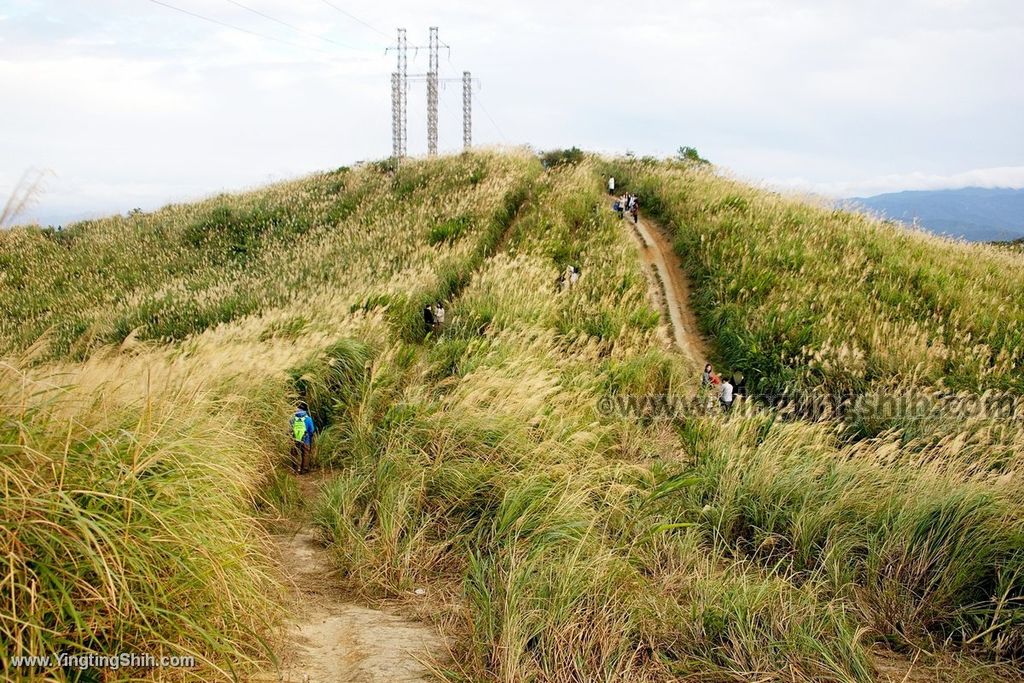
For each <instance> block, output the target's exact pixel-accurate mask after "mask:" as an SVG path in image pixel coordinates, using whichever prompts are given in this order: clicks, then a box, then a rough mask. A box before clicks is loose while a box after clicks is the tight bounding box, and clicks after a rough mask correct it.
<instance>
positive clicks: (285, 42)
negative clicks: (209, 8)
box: [149, 0, 329, 54]
mask: <svg viewBox="0 0 1024 683" xmlns="http://www.w3.org/2000/svg"><path fill="white" fill-rule="evenodd" d="M149 1H150V2H152V3H154V4H156V5H160V6H161V7H166V8H167V9H172V10H174V11H176V12H181V13H182V14H187V15H189V16H190V17H195V18H196V19H202V20H203V21H208V22H210V23H211V24H217V25H218V26H223V27H225V28H230V29H232V30H234V31H240V32H241V33H247V34H249V35H250V36H256V37H257V38H263V39H264V40H272V41H274V42H275V43H281V44H282V45H291V46H292V47H298V48H302V49H304V50H313V51H314V52H322V53H324V54H329V53H328V52H327V51H326V50H321V49H320V48H316V47H310V46H309V45H302V44H300V43H293V42H292V41H290V40H284V39H283V38H276V37H274V36H268V35H266V34H263V33H257V32H256V31H250V30H249V29H247V28H242V27H240V26H235V25H234V24H229V23H227V22H226V21H221V20H220V19H212V18H210V17H207V16H203V15H202V14H196V13H195V12H192V11H190V10H187V9H182V8H181V7H176V6H174V5H171V4H169V3H166V2H163V0H149Z"/></svg>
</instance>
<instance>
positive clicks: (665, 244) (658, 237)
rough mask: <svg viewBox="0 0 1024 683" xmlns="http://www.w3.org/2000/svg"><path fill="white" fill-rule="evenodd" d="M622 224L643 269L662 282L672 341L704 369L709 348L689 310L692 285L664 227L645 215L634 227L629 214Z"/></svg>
mask: <svg viewBox="0 0 1024 683" xmlns="http://www.w3.org/2000/svg"><path fill="white" fill-rule="evenodd" d="M623 221H624V222H625V223H627V224H628V225H629V228H628V229H629V231H630V232H631V233H632V235H633V238H634V239H635V240H636V241H637V244H639V246H640V258H641V259H642V260H643V262H644V265H645V266H646V267H647V269H648V270H649V271H651V270H653V273H656V274H657V278H656V280H660V282H661V284H660V285H659V289H661V297H660V298H662V301H661V304H662V307H663V313H664V312H667V313H668V316H669V321H670V322H671V328H672V340H673V341H674V342H675V345H676V347H677V348H678V349H679V351H681V352H682V353H683V355H684V356H686V357H687V358H689V359H690V362H691V363H692V364H693V366H694V367H695V368H701V369H702V368H703V367H704V364H705V363H707V346H706V345H705V343H704V340H703V339H702V338H701V336H700V334H699V333H698V332H697V316H695V315H694V313H693V309H692V308H690V282H689V279H688V278H687V276H686V271H685V270H683V264H682V261H681V260H680V258H679V255H678V254H676V252H675V249H673V248H672V242H671V241H670V240H669V238H668V236H667V235H666V234H665V232H664V231H663V230H662V228H661V226H659V225H657V224H655V223H654V221H652V220H650V219H648V218H644V216H643V213H642V212H641V214H640V217H639V221H638V222H637V223H636V224H635V225H634V223H633V219H632V218H631V217H630V216H629V215H628V214H627V215H626V217H625V218H624V219H623ZM665 309H667V310H665Z"/></svg>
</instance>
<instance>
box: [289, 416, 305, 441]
mask: <svg viewBox="0 0 1024 683" xmlns="http://www.w3.org/2000/svg"><path fill="white" fill-rule="evenodd" d="M292 436H294V437H295V440H296V441H305V440H306V417H305V416H303V417H299V416H298V415H293V416H292Z"/></svg>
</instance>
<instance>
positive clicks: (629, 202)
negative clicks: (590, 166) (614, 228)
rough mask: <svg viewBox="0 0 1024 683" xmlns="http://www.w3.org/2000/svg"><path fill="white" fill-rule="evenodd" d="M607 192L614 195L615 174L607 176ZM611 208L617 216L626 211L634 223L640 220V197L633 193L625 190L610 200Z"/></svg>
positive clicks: (622, 215) (623, 214)
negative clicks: (613, 199) (612, 200)
mask: <svg viewBox="0 0 1024 683" xmlns="http://www.w3.org/2000/svg"><path fill="white" fill-rule="evenodd" d="M608 194H610V195H612V196H613V197H614V196H615V176H609V177H608ZM612 210H613V211H614V212H615V213H617V214H619V218H622V217H624V216H625V214H626V213H627V212H628V213H629V215H630V216H631V217H632V218H633V224H634V225H635V224H636V223H637V222H638V221H639V220H640V199H639V198H638V197H637V196H636V195H635V194H632V193H630V192H627V193H625V194H623V195H622V196H621V197H618V198H617V199H616V200H615V201H614V202H612Z"/></svg>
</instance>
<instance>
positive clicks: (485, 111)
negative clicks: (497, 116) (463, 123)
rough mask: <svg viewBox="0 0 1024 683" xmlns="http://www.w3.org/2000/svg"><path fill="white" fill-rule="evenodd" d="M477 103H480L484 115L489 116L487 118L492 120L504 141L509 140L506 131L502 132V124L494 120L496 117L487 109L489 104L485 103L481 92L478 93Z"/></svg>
mask: <svg viewBox="0 0 1024 683" xmlns="http://www.w3.org/2000/svg"><path fill="white" fill-rule="evenodd" d="M476 103H477V104H479V105H480V108H481V109H482V110H483V112H484V115H485V116H486V117H487V120H488V121H490V122H491V125H492V126H494V130H496V131H498V135H500V136H501V139H502V140H503V141H504V142H508V138H507V137H505V133H503V132H502V130H501V126H499V125H498V123H497V122H496V121H495V120H494V117H493V116H491V112H489V111H487V106H486V105H485V104H484V101H483V98H481V97H480V95H479V94H477V96H476Z"/></svg>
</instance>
